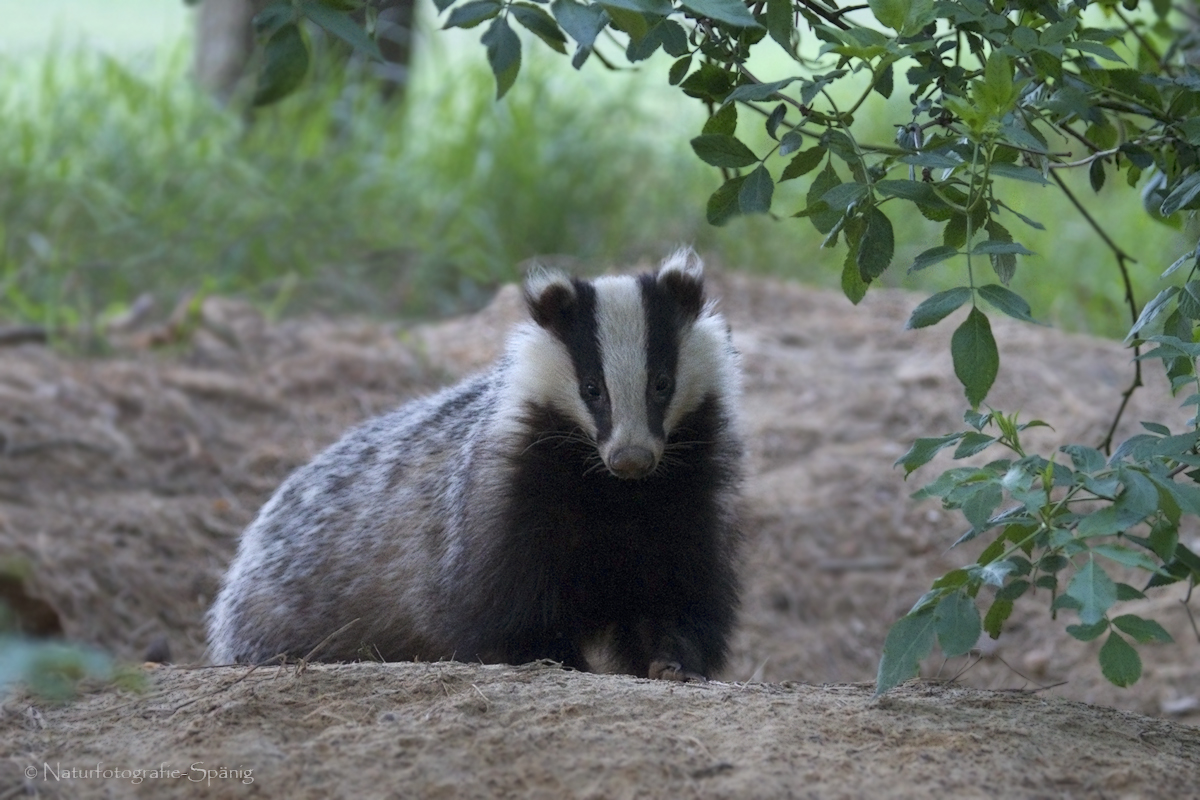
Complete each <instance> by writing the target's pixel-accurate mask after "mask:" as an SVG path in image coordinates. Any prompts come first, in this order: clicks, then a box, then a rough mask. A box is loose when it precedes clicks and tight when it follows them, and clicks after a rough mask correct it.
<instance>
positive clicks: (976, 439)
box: [906, 326, 996, 460]
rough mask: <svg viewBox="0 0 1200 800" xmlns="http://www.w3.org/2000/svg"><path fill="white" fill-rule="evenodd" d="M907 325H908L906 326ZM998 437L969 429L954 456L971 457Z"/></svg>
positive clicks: (956, 457)
mask: <svg viewBox="0 0 1200 800" xmlns="http://www.w3.org/2000/svg"><path fill="white" fill-rule="evenodd" d="M906 327H907V326H906ZM995 441H996V437H994V436H988V435H987V434H986V433H980V432H979V431H969V432H967V433H966V434H964V435H963V437H962V441H961V442H959V443H958V447H957V448H955V450H954V458H955V459H956V460H957V459H960V458H970V457H971V456H973V455H975V454H976V453H981V452H983V451H984V450H986V449H987V448H988V447H989V446H991V444H992V443H993V442H995Z"/></svg>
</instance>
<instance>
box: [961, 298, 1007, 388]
mask: <svg viewBox="0 0 1200 800" xmlns="http://www.w3.org/2000/svg"><path fill="white" fill-rule="evenodd" d="M950 355H951V357H952V359H953V361H954V374H955V375H957V376H958V380H959V381H960V382H961V383H962V385H963V389H964V390H965V391H966V395H967V402H968V403H970V404H971V407H972V408H978V407H979V404H980V403H982V402H983V398H985V397H987V393H988V390H989V389H991V388H992V383H994V382H995V380H996V373H998V372H999V371H1000V352H999V351H998V350H997V349H996V339H995V338H994V337H993V336H992V326H991V323H989V322H988V318H987V317H986V316H985V315H984V313H983V312H982V311H980V310H979V309H978V308H972V309H971V313H970V314H968V315H967V318H966V319H965V320H964V321H963V323H962V324H961V325H959V326H958V328H957V329H956V330H955V331H954V335H953V336H952V337H951V338H950Z"/></svg>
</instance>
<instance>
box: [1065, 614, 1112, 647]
mask: <svg viewBox="0 0 1200 800" xmlns="http://www.w3.org/2000/svg"><path fill="white" fill-rule="evenodd" d="M1106 630H1108V620H1106V619H1102V620H1100V621H1099V622H1097V623H1095V624H1093V625H1068V626H1067V633H1068V634H1070V635H1071V636H1074V637H1075V638H1076V639H1078V640H1079V641H1081V642H1090V641H1092V640H1093V639H1099V638H1100V637H1101V636H1103V635H1104V632H1105V631H1106Z"/></svg>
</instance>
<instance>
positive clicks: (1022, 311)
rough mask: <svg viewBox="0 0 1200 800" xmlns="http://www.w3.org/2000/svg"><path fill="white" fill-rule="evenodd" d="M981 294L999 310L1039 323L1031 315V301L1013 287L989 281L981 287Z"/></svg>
mask: <svg viewBox="0 0 1200 800" xmlns="http://www.w3.org/2000/svg"><path fill="white" fill-rule="evenodd" d="M979 296H980V297H982V298H983V299H984V300H986V301H988V303H990V304H991V305H992V306H993V307H995V308H996V310H997V311H1002V312H1004V313H1005V314H1007V315H1008V316H1010V317H1012V318H1013V319H1019V320H1022V321H1024V322H1033V323H1035V324H1036V323H1037V320H1036V319H1034V318H1033V317H1032V316H1031V315H1030V310H1031V309H1030V308H1029V303H1027V302H1025V298H1023V297H1021V296H1020V295H1019V294H1017V293H1016V292H1014V291H1012V290H1011V289H1006V288H1005V287H1003V286H997V285H996V284H994V283H989V284H988V285H986V286H980V287H979Z"/></svg>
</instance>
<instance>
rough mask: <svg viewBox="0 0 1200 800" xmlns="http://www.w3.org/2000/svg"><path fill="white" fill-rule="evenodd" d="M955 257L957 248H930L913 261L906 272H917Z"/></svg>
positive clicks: (946, 246)
mask: <svg viewBox="0 0 1200 800" xmlns="http://www.w3.org/2000/svg"><path fill="white" fill-rule="evenodd" d="M956 255H958V248H957V247H950V246H949V245H939V246H937V247H931V248H929V249H928V250H925V251H923V252H922V253H921V254H920V255H918V256H917V257H916V258H915V259H913V263H912V266H910V267H909V268H908V271H909V272H919V271H920V270H923V269H925V268H926V267H932V266H933V265H934V264H940V263H941V262H943V261H945V260H946V259H948V258H953V257H954V256H956Z"/></svg>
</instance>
